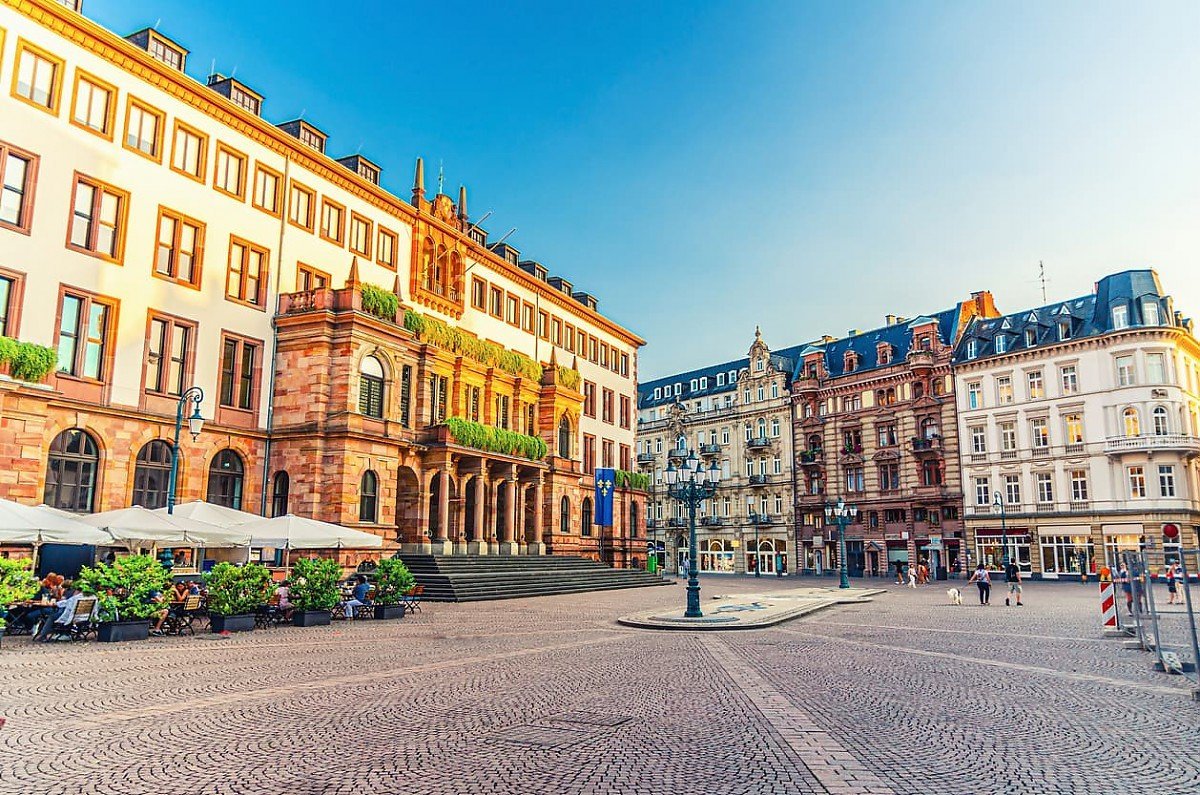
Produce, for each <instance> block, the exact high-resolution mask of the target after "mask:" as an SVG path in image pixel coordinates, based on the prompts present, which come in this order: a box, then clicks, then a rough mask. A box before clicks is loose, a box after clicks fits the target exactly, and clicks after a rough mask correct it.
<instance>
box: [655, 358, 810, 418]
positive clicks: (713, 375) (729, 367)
mask: <svg viewBox="0 0 1200 795" xmlns="http://www.w3.org/2000/svg"><path fill="white" fill-rule="evenodd" d="M807 347H808V344H807V343H806V344H804V345H794V346H792V347H791V348H784V349H783V350H779V351H772V352H771V365H772V366H773V367H775V369H776V370H779V371H780V372H783V373H787V374H788V375H789V376H790V375H791V373H792V371H793V369H795V363H796V361H798V358H799V354H800V352H801V350H802V349H804V348H807ZM749 366H750V358H749V357H748V356H743V357H742V358H740V359H734V360H732V361H728V362H724V363H722V364H712V365H709V366H707V367H701V368H699V369H697V370H689V371H688V372H686V373H677V374H675V375H668V376H664V377H662V378H656V379H654V380H653V381H643V382H641V383H640V384H638V408H649V407H650V406H665V405H669V404H671V403H673V402H674V401H675V399H676V398H675V384H680V385H681V388H680V393H679V399H680V400H695V399H696V398H700V397H704V396H706V395H719V394H722V393H724V392H732V391H734V390H735V389H737V376H736V375H735V376H734V380H733V381H732V382H731V381H730V380H729V377H728V376H729V373H735V374H740V373H741V371H742V370H745V369H746V368H748V367H749ZM718 375H724V376H725V378H723V379H722V383H721V385H720V386H718V385H717V376H718ZM702 378H703V379H707V380H706V381H705V382H704V383H705V384H706V385H707V386H706V388H705V389H696V390H695V391H693V390H692V389H691V383H692V380H693V379H695V380H696V381H697V382H699V381H700V379H702ZM655 389H661V390H662V392H661V393H660V396H659V398H658V399H657V400H655V399H654V390H655Z"/></svg>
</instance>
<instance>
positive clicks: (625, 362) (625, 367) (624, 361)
mask: <svg viewBox="0 0 1200 795" xmlns="http://www.w3.org/2000/svg"><path fill="white" fill-rule="evenodd" d="M621 375H622V377H624V378H628V377H629V354H628V353H622V354H621Z"/></svg>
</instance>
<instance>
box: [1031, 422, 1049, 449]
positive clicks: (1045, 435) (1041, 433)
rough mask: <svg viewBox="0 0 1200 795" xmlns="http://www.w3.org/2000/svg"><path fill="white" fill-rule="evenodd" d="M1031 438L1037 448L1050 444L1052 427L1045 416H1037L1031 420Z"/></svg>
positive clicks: (1034, 447)
mask: <svg viewBox="0 0 1200 795" xmlns="http://www.w3.org/2000/svg"><path fill="white" fill-rule="evenodd" d="M1029 438H1030V441H1031V443H1032V444H1033V449H1035V450H1040V449H1044V448H1046V447H1049V446H1050V427H1049V424H1048V423H1047V421H1046V418H1045V417H1035V418H1034V419H1032V420H1030V421H1029Z"/></svg>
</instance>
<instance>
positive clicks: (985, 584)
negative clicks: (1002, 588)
mask: <svg viewBox="0 0 1200 795" xmlns="http://www.w3.org/2000/svg"><path fill="white" fill-rule="evenodd" d="M971 583H975V584H976V585H977V586H979V604H980V605H988V604H991V602H992V575H991V573H989V572H988V570H987V569H986V568H985V567H984V565H983V564H982V563H980V564H979V566H977V567H976V568H975V573H974V574H972V575H971V579H969V580H967V585H970V584H971Z"/></svg>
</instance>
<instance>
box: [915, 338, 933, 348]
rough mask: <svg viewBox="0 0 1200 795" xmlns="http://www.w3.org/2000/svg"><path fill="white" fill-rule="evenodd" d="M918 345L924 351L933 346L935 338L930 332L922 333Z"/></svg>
mask: <svg viewBox="0 0 1200 795" xmlns="http://www.w3.org/2000/svg"><path fill="white" fill-rule="evenodd" d="M917 347H919V348H920V349H921V350H923V351H927V350H930V349H932V347H933V339H932V338H931V337H930V336H929V335H928V334H922V335H921V339H920V340H919V341H918V343H917Z"/></svg>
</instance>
